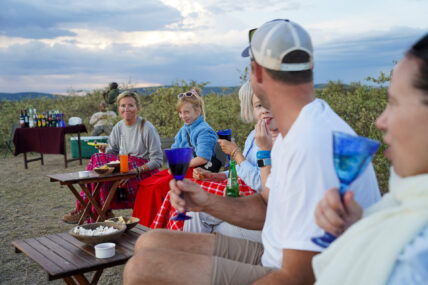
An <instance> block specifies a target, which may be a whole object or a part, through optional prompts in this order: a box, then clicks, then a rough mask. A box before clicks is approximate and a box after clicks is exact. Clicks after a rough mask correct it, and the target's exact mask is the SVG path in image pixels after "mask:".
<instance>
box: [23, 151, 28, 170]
mask: <svg viewBox="0 0 428 285" xmlns="http://www.w3.org/2000/svg"><path fill="white" fill-rule="evenodd" d="M24 165H25V169H28V165H27V153H26V152H24Z"/></svg>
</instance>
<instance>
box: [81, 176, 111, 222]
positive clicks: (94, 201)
mask: <svg viewBox="0 0 428 285" xmlns="http://www.w3.org/2000/svg"><path fill="white" fill-rule="evenodd" d="M79 185H80V187H81V188H82V190H83V192H85V194H86V197H87V198H88V200H89V203H91V204H92V206H93V207H94V208H95V211H96V212H97V214H98V215H99V216H98V218H97V222H98V221H99V219H100V217H101V216H102V218H103V219H104V220H105V217H104V214H103V213H102V211H101V208H100V206H99V204H98V202H97V200H95V197H94V196H92V193H91V191H90V190H89V189H88V187H86V185H85V184H79Z"/></svg>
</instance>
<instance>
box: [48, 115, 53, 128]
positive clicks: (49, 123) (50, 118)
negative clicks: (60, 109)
mask: <svg viewBox="0 0 428 285" xmlns="http://www.w3.org/2000/svg"><path fill="white" fill-rule="evenodd" d="M48 120H49V122H48V127H53V125H52V112H49V111H48Z"/></svg>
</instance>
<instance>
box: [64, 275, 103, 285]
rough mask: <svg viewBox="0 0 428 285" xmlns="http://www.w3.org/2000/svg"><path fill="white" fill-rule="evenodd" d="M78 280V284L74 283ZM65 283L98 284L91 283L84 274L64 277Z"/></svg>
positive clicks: (73, 284) (71, 284)
mask: <svg viewBox="0 0 428 285" xmlns="http://www.w3.org/2000/svg"><path fill="white" fill-rule="evenodd" d="M73 277H74V279H76V281H77V283H76V282H75V281H74V279H73ZM63 279H64V281H65V283H67V284H69V285H77V284H80V285H91V284H97V283H89V281H88V279H86V277H85V275H83V274H76V275H73V276H68V277H64V278H63ZM97 282H98V281H97Z"/></svg>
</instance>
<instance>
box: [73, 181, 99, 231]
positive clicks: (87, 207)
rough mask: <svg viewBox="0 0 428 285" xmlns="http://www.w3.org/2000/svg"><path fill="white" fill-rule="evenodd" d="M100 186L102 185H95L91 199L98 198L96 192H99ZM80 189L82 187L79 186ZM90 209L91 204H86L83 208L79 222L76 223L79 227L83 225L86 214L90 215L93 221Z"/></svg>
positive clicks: (93, 217)
mask: <svg viewBox="0 0 428 285" xmlns="http://www.w3.org/2000/svg"><path fill="white" fill-rule="evenodd" d="M101 185H102V183H96V184H95V190H94V192H93V193H92V196H93V197H97V196H98V192H99V190H100V188H101ZM80 187H82V186H81V185H80ZM86 187H87V186H86ZM86 189H88V188H86ZM82 190H83V188H82ZM88 192H89V191H88ZM85 194H86V192H85ZM90 207H91V203H90V202H88V204H87V205H86V207H85V210H83V214H82V216H81V217H80V220H79V223H78V224H79V225H81V224H83V223H84V222H85V220H84V218H85V217H86V215H87V214H90V215H91V217H92V219H94V220H95V219H96V218H95V216H94V215H93V213H92V212H91V208H90Z"/></svg>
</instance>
